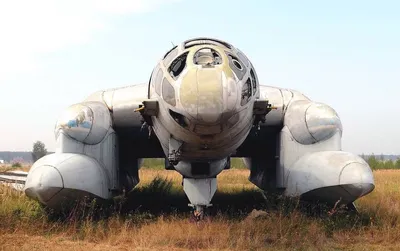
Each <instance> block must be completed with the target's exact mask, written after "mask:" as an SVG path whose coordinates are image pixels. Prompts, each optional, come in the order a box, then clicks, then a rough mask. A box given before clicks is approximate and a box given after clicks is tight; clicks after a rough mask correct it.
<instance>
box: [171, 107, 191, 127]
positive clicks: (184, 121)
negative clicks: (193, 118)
mask: <svg viewBox="0 0 400 251" xmlns="http://www.w3.org/2000/svg"><path fill="white" fill-rule="evenodd" d="M169 114H170V115H171V117H172V118H173V119H174V120H175V122H176V123H178V124H179V125H180V126H182V127H183V128H188V127H189V120H188V119H187V118H186V117H185V116H183V115H182V114H180V113H177V112H174V111H172V110H169Z"/></svg>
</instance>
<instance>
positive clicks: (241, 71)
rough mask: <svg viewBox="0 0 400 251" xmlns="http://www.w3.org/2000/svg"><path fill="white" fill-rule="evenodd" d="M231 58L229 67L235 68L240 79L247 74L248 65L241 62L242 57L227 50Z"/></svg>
mask: <svg viewBox="0 0 400 251" xmlns="http://www.w3.org/2000/svg"><path fill="white" fill-rule="evenodd" d="M226 55H227V56H228V59H229V67H230V68H231V69H232V70H233V72H234V73H235V74H236V76H237V77H238V79H239V80H242V79H243V77H244V75H245V74H246V66H245V65H244V64H243V63H242V62H241V60H240V59H238V58H237V57H235V56H233V55H232V54H230V53H228V52H226Z"/></svg>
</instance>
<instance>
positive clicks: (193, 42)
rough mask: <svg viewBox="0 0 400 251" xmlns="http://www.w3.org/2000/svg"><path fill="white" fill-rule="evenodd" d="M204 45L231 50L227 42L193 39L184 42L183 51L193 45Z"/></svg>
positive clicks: (211, 39)
mask: <svg viewBox="0 0 400 251" xmlns="http://www.w3.org/2000/svg"><path fill="white" fill-rule="evenodd" d="M204 44H210V45H217V46H222V47H225V48H227V49H232V45H230V44H228V43H227V42H224V41H221V40H218V39H213V38H194V39H190V40H187V41H186V42H185V49H186V48H190V47H192V46H195V45H204Z"/></svg>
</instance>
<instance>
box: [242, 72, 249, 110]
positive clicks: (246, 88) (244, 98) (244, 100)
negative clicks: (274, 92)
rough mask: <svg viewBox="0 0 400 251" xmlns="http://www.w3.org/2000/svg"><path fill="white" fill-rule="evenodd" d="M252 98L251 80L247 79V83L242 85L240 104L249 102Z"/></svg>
mask: <svg viewBox="0 0 400 251" xmlns="http://www.w3.org/2000/svg"><path fill="white" fill-rule="evenodd" d="M250 98H251V80H250V78H248V79H247V81H246V83H245V84H244V85H243V87H242V100H241V101H240V105H245V104H247V103H248V102H249V100H250Z"/></svg>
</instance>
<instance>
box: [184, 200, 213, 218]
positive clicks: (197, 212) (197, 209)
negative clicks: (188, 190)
mask: <svg viewBox="0 0 400 251" xmlns="http://www.w3.org/2000/svg"><path fill="white" fill-rule="evenodd" d="M210 206H212V204H208V205H193V204H189V207H192V208H193V215H192V216H193V218H194V220H195V221H202V220H204V217H205V215H206V210H207V208H208V207H210Z"/></svg>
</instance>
